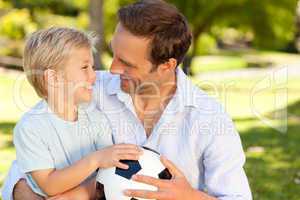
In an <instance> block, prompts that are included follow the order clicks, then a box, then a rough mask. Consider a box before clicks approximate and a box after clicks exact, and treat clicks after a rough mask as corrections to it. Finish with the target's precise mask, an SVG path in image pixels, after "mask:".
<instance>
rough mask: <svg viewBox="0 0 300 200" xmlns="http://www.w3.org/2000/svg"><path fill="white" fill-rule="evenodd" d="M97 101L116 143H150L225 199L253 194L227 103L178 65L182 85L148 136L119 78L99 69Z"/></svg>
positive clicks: (199, 185)
mask: <svg viewBox="0 0 300 200" xmlns="http://www.w3.org/2000/svg"><path fill="white" fill-rule="evenodd" d="M94 96H95V105H96V106H97V107H98V108H100V109H101V110H102V111H103V112H104V113H105V114H106V116H107V117H108V119H109V121H110V123H111V126H112V128H113V137H114V140H115V142H116V143H133V144H138V145H144V146H148V147H150V148H152V149H155V150H157V151H158V152H160V153H161V154H162V155H165V156H166V157H167V158H168V159H170V160H171V161H173V162H174V163H175V164H176V165H177V167H178V168H179V169H180V170H181V171H182V172H183V173H184V174H185V176H186V178H187V180H188V181H189V182H190V184H191V185H192V186H193V187H194V188H196V189H198V190H202V191H206V192H207V193H208V194H210V195H212V196H214V197H217V198H218V199H220V200H240V199H243V200H250V199H252V197H251V191H250V188H249V184H248V180H247V177H246V174H245V172H244V169H243V165H244V163H245V155H244V152H243V148H242V145H241V141H240V137H239V134H238V133H237V131H236V128H235V127H234V124H233V122H232V120H231V118H230V117H229V116H228V114H227V113H226V112H225V111H224V109H223V108H222V106H221V105H220V104H219V103H218V102H217V101H216V100H215V99H213V98H212V97H210V96H208V95H207V94H206V93H205V92H204V91H202V90H201V89H199V88H198V87H196V86H195V85H194V84H193V83H192V82H191V81H190V80H189V79H188V77H187V76H186V75H185V74H184V73H183V71H182V70H181V69H180V68H178V70H177V90H176V93H175V95H174V96H173V98H172V99H171V100H170V102H169V104H168V105H167V107H166V109H165V110H164V112H163V114H162V116H161V118H160V119H159V121H158V123H157V124H156V125H155V127H154V128H153V131H152V133H151V135H150V136H149V138H147V136H146V132H145V129H144V127H143V124H142V123H141V121H140V120H139V119H138V117H137V114H136V112H135V108H134V105H133V103H132V99H131V97H130V95H128V94H127V93H124V92H123V91H122V90H121V89H120V78H119V76H117V75H111V74H110V73H107V72H99V73H98V74H97V82H96V87H95V90H94Z"/></svg>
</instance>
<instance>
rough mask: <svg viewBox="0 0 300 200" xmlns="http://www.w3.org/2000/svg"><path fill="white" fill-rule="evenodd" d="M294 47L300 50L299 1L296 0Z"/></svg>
mask: <svg viewBox="0 0 300 200" xmlns="http://www.w3.org/2000/svg"><path fill="white" fill-rule="evenodd" d="M295 47H296V49H297V51H298V52H300V1H298V4H297V8H296V33H295Z"/></svg>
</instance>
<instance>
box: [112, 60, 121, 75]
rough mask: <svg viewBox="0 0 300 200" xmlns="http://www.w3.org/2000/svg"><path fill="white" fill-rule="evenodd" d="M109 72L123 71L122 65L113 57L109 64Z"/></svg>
mask: <svg viewBox="0 0 300 200" xmlns="http://www.w3.org/2000/svg"><path fill="white" fill-rule="evenodd" d="M110 73H112V74H123V73H124V67H123V66H122V65H121V64H120V63H119V62H117V61H116V60H115V59H113V61H112V63H111V66H110Z"/></svg>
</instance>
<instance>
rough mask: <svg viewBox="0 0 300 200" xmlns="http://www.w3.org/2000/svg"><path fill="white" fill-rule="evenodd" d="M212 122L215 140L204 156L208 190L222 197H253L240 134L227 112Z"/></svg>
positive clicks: (221, 199)
mask: <svg viewBox="0 0 300 200" xmlns="http://www.w3.org/2000/svg"><path fill="white" fill-rule="evenodd" d="M212 122H213V125H212V126H211V127H212V129H211V133H210V134H211V140H210V142H209V143H208V146H207V148H206V149H205V151H204V158H203V159H204V160H203V164H204V169H205V171H204V177H205V185H206V187H207V191H208V193H209V194H210V195H212V196H214V197H217V198H218V199H219V200H229V199H230V200H242V199H243V200H251V199H252V195H251V191H250V187H249V183H248V179H247V176H246V174H245V171H244V169H243V165H244V163H245V155H244V152H243V148H242V144H241V140H240V137H239V134H238V133H237V131H236V129H235V127H234V125H233V122H232V120H231V119H230V117H229V116H228V115H227V114H226V113H223V114H220V115H218V116H217V117H216V118H215V119H214V120H212Z"/></svg>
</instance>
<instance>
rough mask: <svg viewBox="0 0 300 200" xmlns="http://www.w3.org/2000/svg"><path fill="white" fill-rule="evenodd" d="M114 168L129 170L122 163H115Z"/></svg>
mask: <svg viewBox="0 0 300 200" xmlns="http://www.w3.org/2000/svg"><path fill="white" fill-rule="evenodd" d="M116 167H119V168H121V169H128V168H129V166H128V165H126V164H124V163H121V162H117V163H116Z"/></svg>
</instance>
